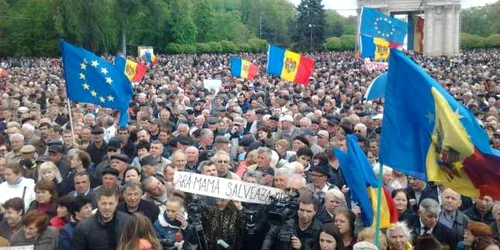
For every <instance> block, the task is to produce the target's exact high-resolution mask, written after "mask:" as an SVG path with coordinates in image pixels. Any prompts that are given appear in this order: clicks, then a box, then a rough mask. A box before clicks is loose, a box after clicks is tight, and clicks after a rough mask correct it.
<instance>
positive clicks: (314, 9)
mask: <svg viewBox="0 0 500 250" xmlns="http://www.w3.org/2000/svg"><path fill="white" fill-rule="evenodd" d="M296 27H297V29H296V31H295V34H294V35H293V38H292V40H293V47H294V49H296V50H299V51H314V50H321V49H322V48H323V42H324V41H325V10H324V9H323V5H322V4H321V0H302V1H301V2H300V4H299V6H298V7H297V19H296Z"/></svg>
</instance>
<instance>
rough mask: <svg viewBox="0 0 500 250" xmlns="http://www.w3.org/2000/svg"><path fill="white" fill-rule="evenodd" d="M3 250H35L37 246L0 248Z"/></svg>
mask: <svg viewBox="0 0 500 250" xmlns="http://www.w3.org/2000/svg"><path fill="white" fill-rule="evenodd" d="M0 249H1V250H34V249H35V246H34V245H31V246H19V247H0Z"/></svg>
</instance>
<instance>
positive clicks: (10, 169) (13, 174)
mask: <svg viewBox="0 0 500 250" xmlns="http://www.w3.org/2000/svg"><path fill="white" fill-rule="evenodd" d="M22 175H23V168H22V167H21V165H19V163H9V164H7V167H5V172H4V178H5V180H6V181H7V183H8V184H10V185H13V184H14V183H16V182H17V181H18V180H19V178H21V176H22Z"/></svg>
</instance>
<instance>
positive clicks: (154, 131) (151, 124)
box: [148, 118, 160, 141]
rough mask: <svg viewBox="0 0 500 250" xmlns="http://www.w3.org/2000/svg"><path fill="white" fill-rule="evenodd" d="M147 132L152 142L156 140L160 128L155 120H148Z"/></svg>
mask: <svg viewBox="0 0 500 250" xmlns="http://www.w3.org/2000/svg"><path fill="white" fill-rule="evenodd" d="M148 131H149V135H150V136H151V140H152V141H156V140H158V136H159V135H160V127H159V125H158V120H157V119H156V118H151V119H149V120H148Z"/></svg>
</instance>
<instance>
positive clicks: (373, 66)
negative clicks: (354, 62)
mask: <svg viewBox="0 0 500 250" xmlns="http://www.w3.org/2000/svg"><path fill="white" fill-rule="evenodd" d="M388 66H389V64H388V63H386V62H367V61H365V68H366V69H367V70H385V69H387V67H388Z"/></svg>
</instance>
